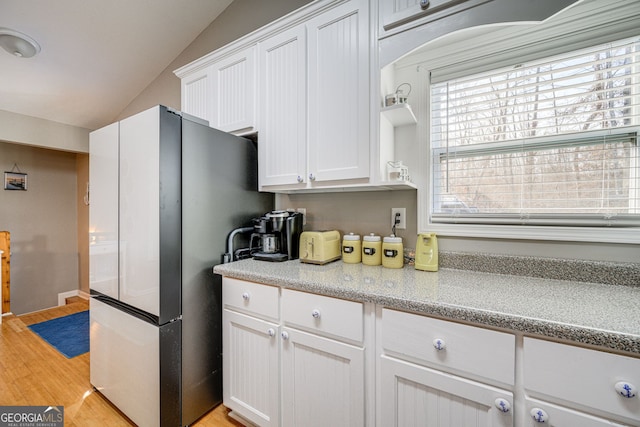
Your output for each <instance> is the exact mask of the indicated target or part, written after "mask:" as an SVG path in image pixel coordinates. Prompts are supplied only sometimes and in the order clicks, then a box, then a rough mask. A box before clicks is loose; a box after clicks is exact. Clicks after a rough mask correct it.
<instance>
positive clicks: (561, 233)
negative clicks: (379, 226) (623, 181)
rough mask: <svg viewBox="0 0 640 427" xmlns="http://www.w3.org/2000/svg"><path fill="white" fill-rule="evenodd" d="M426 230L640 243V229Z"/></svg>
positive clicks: (455, 227)
mask: <svg viewBox="0 0 640 427" xmlns="http://www.w3.org/2000/svg"><path fill="white" fill-rule="evenodd" d="M426 229H427V230H428V231H429V232H434V233H436V234H438V235H441V236H452V237H474V238H475V237H480V238H492V239H518V240H549V241H566V242H597V243H625V244H639V243H640V228H637V227H627V228H607V227H598V228H595V227H544V226H535V227H533V226H526V225H522V226H506V225H475V224H434V223H430V224H427V227H426Z"/></svg>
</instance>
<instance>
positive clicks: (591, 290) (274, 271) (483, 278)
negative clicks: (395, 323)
mask: <svg viewBox="0 0 640 427" xmlns="http://www.w3.org/2000/svg"><path fill="white" fill-rule="evenodd" d="M213 271H214V272H215V273H217V274H221V275H223V276H229V277H234V278H237V279H243V280H249V281H254V282H259V283H265V284H270V285H278V286H282V287H285V288H290V289H297V290H301V291H308V292H313V293H317V294H321V295H327V296H333V297H338V298H344V299H349V300H355V301H361V302H373V303H376V304H380V305H383V306H385V307H390V308H397V309H401V310H408V311H413V312H417V313H423V314H426V315H433V316H438V317H443V318H446V319H451V320H454V321H462V322H468V323H472V324H477V325H480V326H488V327H495V328H502V329H507V330H510V331H519V332H523V333H525V334H528V335H537V336H544V337H550V338H554V339H559V340H568V341H572V342H575V343H581V344H586V345H590V346H591V345H592V346H597V347H600V348H602V349H604V350H610V351H614V352H621V353H633V354H635V355H636V356H640V315H638V313H640V287H637V286H623V285H611V284H600V283H586V282H576V281H569V280H557V279H545V278H534V277H526V276H514V275H507V274H495V273H484V272H478V271H470V270H456V269H449V268H440V269H439V271H438V272H427V271H419V270H415V269H414V268H413V267H412V266H405V267H404V268H402V269H388V268H383V267H372V266H367V265H363V264H345V263H343V262H342V261H336V262H333V263H330V264H327V265H323V266H320V265H312V264H304V263H301V262H300V261H298V260H295V261H286V262H281V263H270V262H264V261H257V260H253V259H247V260H242V261H236V262H233V263H229V264H221V265H217V266H215V267H214V270H213Z"/></svg>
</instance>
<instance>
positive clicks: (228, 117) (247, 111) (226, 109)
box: [210, 46, 256, 132]
mask: <svg viewBox="0 0 640 427" xmlns="http://www.w3.org/2000/svg"><path fill="white" fill-rule="evenodd" d="M211 67H212V68H211V77H212V85H213V88H212V98H213V99H212V104H211V120H210V121H211V123H210V125H211V126H212V127H215V128H217V129H220V130H223V131H227V132H232V131H239V130H242V129H248V128H252V127H254V126H255V123H254V116H255V112H254V111H255V97H256V95H255V46H253V47H250V48H247V49H244V50H242V51H240V52H238V53H236V54H233V55H231V56H229V57H227V58H224V59H222V60H220V61H218V62H215V63H214V64H212V66H211Z"/></svg>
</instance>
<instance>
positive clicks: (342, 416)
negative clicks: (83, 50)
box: [282, 328, 365, 427]
mask: <svg viewBox="0 0 640 427" xmlns="http://www.w3.org/2000/svg"><path fill="white" fill-rule="evenodd" d="M282 333H283V335H282V381H283V383H282V388H283V389H282V408H283V409H282V411H283V413H282V417H283V419H282V425H283V426H305V427H314V426H317V427H325V426H345V427H355V426H363V425H364V416H365V404H364V402H365V399H364V390H365V381H364V349H363V348H361V347H356V346H352V345H349V344H344V343H341V342H338V341H334V340H331V339H328V338H323V337H319V336H317V335H313V334H308V333H304V332H301V331H298V330H296V329H290V328H285V329H283V332H282Z"/></svg>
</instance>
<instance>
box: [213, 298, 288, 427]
mask: <svg viewBox="0 0 640 427" xmlns="http://www.w3.org/2000/svg"><path fill="white" fill-rule="evenodd" d="M223 325H224V330H223V348H224V358H223V371H222V372H223V382H224V387H223V393H224V397H223V399H224V405H225V406H227V407H228V408H230V409H232V410H235V411H238V413H240V414H241V415H242V416H243V417H244V418H246V419H247V420H249V421H251V422H253V423H255V424H258V425H261V426H277V425H279V413H280V411H279V409H278V408H279V404H280V386H279V381H280V370H279V368H278V363H279V359H278V355H279V351H278V348H279V329H278V325H276V324H273V323H269V322H265V321H263V320H259V319H256V318H253V317H250V316H245V315H243V314H240V313H235V312H233V311H230V310H226V309H225V310H224V311H223Z"/></svg>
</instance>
